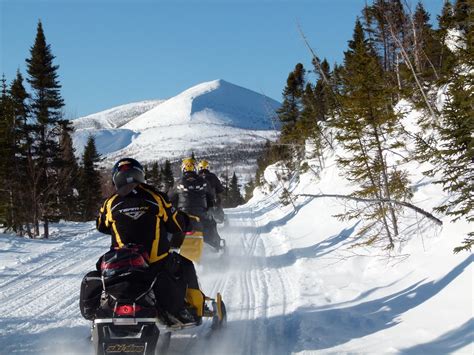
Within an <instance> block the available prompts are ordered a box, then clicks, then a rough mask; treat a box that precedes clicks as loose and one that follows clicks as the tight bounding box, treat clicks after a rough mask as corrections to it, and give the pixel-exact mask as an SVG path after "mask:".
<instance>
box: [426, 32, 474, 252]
mask: <svg viewBox="0 0 474 355" xmlns="http://www.w3.org/2000/svg"><path fill="white" fill-rule="evenodd" d="M473 45H474V30H473V29H472V28H471V29H470V31H469V32H467V34H466V47H465V48H461V49H460V50H459V51H458V53H457V54H456V56H457V58H456V65H455V67H454V70H452V72H451V74H450V75H449V76H448V79H447V80H448V85H449V90H448V93H447V95H448V99H447V102H446V104H445V106H444V108H443V112H442V115H441V122H440V125H439V128H438V131H439V134H440V143H441V147H440V150H439V155H436V156H433V157H432V162H433V164H434V165H435V169H434V171H438V172H440V173H441V175H442V179H440V180H439V181H438V182H439V183H441V184H442V185H443V189H444V190H445V191H446V192H448V193H449V194H450V195H451V198H450V199H449V200H448V201H446V203H444V204H443V205H442V206H440V207H439V208H438V209H437V210H438V211H441V212H444V213H446V214H447V215H450V216H452V217H453V218H454V220H458V219H460V218H463V217H464V218H466V219H467V221H468V222H470V223H472V222H474V213H473V211H474V138H473V132H474V106H473V102H474V93H473V88H474V51H473ZM473 245H474V232H470V233H469V234H468V237H467V238H466V240H465V241H464V244H463V246H460V247H458V248H456V249H455V252H458V251H460V250H463V249H465V250H471V248H472V246H473Z"/></svg>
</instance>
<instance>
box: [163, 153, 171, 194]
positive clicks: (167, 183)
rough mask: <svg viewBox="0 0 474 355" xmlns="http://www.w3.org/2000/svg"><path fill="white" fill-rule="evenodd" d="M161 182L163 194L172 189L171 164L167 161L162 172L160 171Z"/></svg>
mask: <svg viewBox="0 0 474 355" xmlns="http://www.w3.org/2000/svg"><path fill="white" fill-rule="evenodd" d="M161 180H162V184H163V191H164V192H166V193H167V192H168V191H169V190H170V189H172V188H173V186H174V176H173V170H171V163H170V161H169V160H168V159H167V160H166V161H165V166H164V168H163V170H162V171H161Z"/></svg>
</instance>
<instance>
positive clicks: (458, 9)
mask: <svg viewBox="0 0 474 355" xmlns="http://www.w3.org/2000/svg"><path fill="white" fill-rule="evenodd" d="M473 7H474V4H473V3H472V0H456V2H455V3H454V23H455V25H456V29H458V30H461V31H463V32H464V34H467V33H468V31H469V30H472V16H473V15H472V12H473Z"/></svg>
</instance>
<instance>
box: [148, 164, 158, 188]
mask: <svg viewBox="0 0 474 355" xmlns="http://www.w3.org/2000/svg"><path fill="white" fill-rule="evenodd" d="M146 177H147V178H146V181H147V183H148V184H150V185H152V186H154V187H155V188H157V189H158V190H161V189H162V181H161V173H160V169H159V167H158V162H156V161H155V162H153V164H152V165H151V169H148V172H147V175H146Z"/></svg>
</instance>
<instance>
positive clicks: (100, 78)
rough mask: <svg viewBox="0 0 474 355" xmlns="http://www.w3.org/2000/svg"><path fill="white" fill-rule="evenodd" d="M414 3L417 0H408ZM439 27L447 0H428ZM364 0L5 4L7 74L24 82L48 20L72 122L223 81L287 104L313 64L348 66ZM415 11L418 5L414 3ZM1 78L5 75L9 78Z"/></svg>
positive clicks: (2, 46)
mask: <svg viewBox="0 0 474 355" xmlns="http://www.w3.org/2000/svg"><path fill="white" fill-rule="evenodd" d="M409 1H410V0H409ZM423 3H424V5H425V7H426V8H427V10H428V11H429V12H430V14H431V17H432V20H435V19H436V15H437V14H439V12H440V11H441V7H442V3H443V1H442V0H425V1H424V2H423ZM364 4H365V0H272V1H271V0H253V1H251V0H240V1H238V0H199V1H198V0H167V1H159V0H154V1H152V0H129V1H125V0H83V1H78V0H62V1H60V0H50V1H47V0H0V11H1V18H0V36H1V37H0V52H1V58H0V72H1V73H5V75H6V77H7V80H8V81H10V80H11V79H13V77H14V76H15V73H16V70H17V69H20V71H21V72H22V73H23V74H25V69H26V65H25V59H26V58H27V57H29V55H30V54H29V48H30V47H31V46H32V44H33V42H34V38H35V35H36V26H37V22H38V19H41V21H42V23H43V28H44V31H45V35H46V40H47V42H48V43H49V44H50V45H51V49H52V52H53V54H54V55H55V56H56V60H55V63H56V64H59V65H60V68H59V80H60V82H61V84H62V86H63V88H62V95H63V98H64V99H65V102H66V108H65V113H66V117H67V118H75V117H78V116H82V115H86V114H90V113H94V112H98V111H100V110H104V109H107V108H111V107H113V106H117V105H120V104H125V103H129V102H133V101H140V100H145V99H162V98H168V97H171V96H174V95H176V94H178V93H180V92H181V91H183V90H185V89H187V88H189V87H191V86H193V85H195V84H198V83H201V82H204V81H210V80H214V79H224V80H227V81H229V82H232V83H234V84H237V85H240V86H243V87H246V88H248V89H251V90H254V91H257V92H260V93H263V94H265V95H267V96H269V97H271V98H274V99H276V100H279V101H281V92H282V90H283V88H284V86H285V82H286V78H287V76H288V73H289V72H290V71H291V70H292V69H293V68H294V66H295V64H296V63H298V62H301V63H303V64H304V65H305V67H306V68H310V64H311V56H310V53H309V52H308V50H307V48H306V47H305V45H304V43H303V41H302V39H301V36H300V35H299V32H298V28H297V22H299V23H300V24H301V26H302V28H303V30H304V32H305V34H306V36H307V38H308V40H309V41H310V43H311V45H312V47H313V48H314V50H315V51H317V54H318V55H319V56H320V57H326V58H327V59H328V60H329V61H330V63H334V62H341V61H342V58H343V51H344V50H346V47H347V41H348V40H349V39H350V38H351V36H352V30H353V28H354V22H355V19H356V17H357V16H358V15H360V12H361V9H362V8H363V6H364ZM412 4H413V7H414V5H415V4H416V2H415V1H412ZM1 73H0V74H1Z"/></svg>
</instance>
